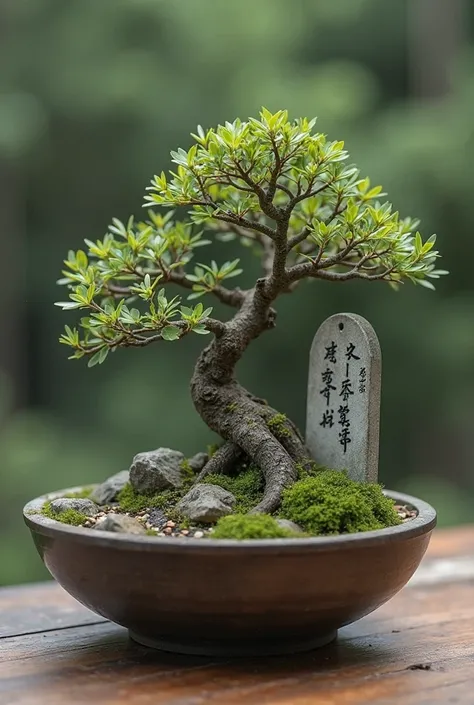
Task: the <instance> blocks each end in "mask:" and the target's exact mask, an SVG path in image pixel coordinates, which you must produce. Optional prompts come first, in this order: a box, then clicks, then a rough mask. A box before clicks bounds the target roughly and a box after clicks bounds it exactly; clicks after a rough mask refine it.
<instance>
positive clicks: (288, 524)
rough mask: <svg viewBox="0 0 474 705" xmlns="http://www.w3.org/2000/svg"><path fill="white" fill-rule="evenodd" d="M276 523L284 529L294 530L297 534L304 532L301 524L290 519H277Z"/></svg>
mask: <svg viewBox="0 0 474 705" xmlns="http://www.w3.org/2000/svg"><path fill="white" fill-rule="evenodd" d="M276 523H277V524H278V526H281V528H282V529H287V530H288V531H294V532H295V533H296V534H302V533H304V532H303V529H302V528H301V526H299V524H295V522H294V521H290V520H289V519H277V520H276Z"/></svg>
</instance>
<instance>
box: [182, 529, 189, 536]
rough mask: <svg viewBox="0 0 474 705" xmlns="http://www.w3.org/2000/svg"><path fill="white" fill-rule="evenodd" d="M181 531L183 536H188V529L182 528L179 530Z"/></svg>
mask: <svg viewBox="0 0 474 705" xmlns="http://www.w3.org/2000/svg"><path fill="white" fill-rule="evenodd" d="M181 533H182V535H183V536H188V535H189V531H188V530H187V529H183V530H182V531H181Z"/></svg>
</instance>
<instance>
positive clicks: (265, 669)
mask: <svg viewBox="0 0 474 705" xmlns="http://www.w3.org/2000/svg"><path fill="white" fill-rule="evenodd" d="M90 703H95V704H98V705H125V704H127V705H164V704H165V703H166V705H206V704H207V703H209V704H212V705H241V704H245V705H269V704H270V705H389V704H392V703H397V704H398V703H400V704H403V705H415V703H416V705H474V527H462V528H459V529H455V530H445V531H437V532H435V535H434V537H433V540H432V543H431V546H430V549H429V551H428V554H427V556H426V558H425V560H424V562H423V564H422V566H421V567H420V569H419V571H418V572H417V574H416V575H415V576H414V578H413V579H412V581H411V582H410V584H409V585H408V586H407V587H406V588H405V589H404V590H403V591H402V592H401V593H400V594H399V595H397V596H396V597H395V598H393V599H392V600H391V601H390V602H389V603H387V604H386V605H384V606H383V607H381V608H380V609H378V610H377V611H376V612H375V613H373V614H372V615H370V616H368V617H365V618H364V619H362V620H360V621H359V622H357V623H356V624H353V625H351V626H349V627H346V628H344V629H342V630H341V631H340V632H339V638H338V640H337V641H336V642H334V643H333V644H331V645H330V646H328V647H326V648H324V649H320V650H319V651H315V652H312V653H310V654H306V655H299V656H294V657H274V658H267V659H252V660H238V661H216V660H211V659H209V658H202V657H182V656H174V655H172V654H165V653H160V652H156V651H152V650H148V649H145V648H143V647H141V646H138V645H136V644H134V643H133V642H131V641H130V640H129V639H128V636H127V632H126V631H125V630H124V629H122V628H120V627H117V626H115V625H113V624H111V623H109V622H107V621H105V620H103V619H101V618H100V617H97V616H96V615H94V614H92V613H91V612H89V611H88V610H87V609H85V608H84V607H81V605H79V604H78V603H77V602H76V601H75V600H73V599H72V598H71V597H69V596H68V595H67V594H66V593H65V592H64V591H63V590H62V589H61V588H59V587H58V586H57V585H54V584H53V583H43V584H40V585H32V586H23V587H11V588H3V589H0V705H86V704H87V705H89V704H90Z"/></svg>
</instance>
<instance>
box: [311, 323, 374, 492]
mask: <svg viewBox="0 0 474 705" xmlns="http://www.w3.org/2000/svg"><path fill="white" fill-rule="evenodd" d="M381 362H382V360H381V352H380V345H379V341H378V339H377V336H376V334H375V331H374V329H373V328H372V326H371V325H370V323H368V321H366V320H365V319H364V318H362V316H358V315H356V314H354V313H338V314H336V315H334V316H331V317H330V318H327V319H326V320H325V321H324V323H323V324H322V325H321V326H320V328H319V329H318V331H317V333H316V335H315V336H314V340H313V344H312V346H311V353H310V360H309V379H308V406H307V415H306V445H307V447H308V449H309V451H310V452H311V456H312V457H313V459H314V460H315V461H316V462H317V463H320V464H321V465H325V466H327V467H329V468H334V469H338V470H343V469H345V470H347V472H348V474H349V476H350V477H351V478H352V479H353V480H358V481H359V482H377V477H378V456H379V427H380V380H381Z"/></svg>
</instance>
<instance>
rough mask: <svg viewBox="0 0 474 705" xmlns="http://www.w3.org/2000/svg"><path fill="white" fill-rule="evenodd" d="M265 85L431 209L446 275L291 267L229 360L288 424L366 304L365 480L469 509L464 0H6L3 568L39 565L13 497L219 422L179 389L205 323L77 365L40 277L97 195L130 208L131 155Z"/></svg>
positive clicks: (2, 59) (265, 94)
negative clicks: (271, 328) (340, 274)
mask: <svg viewBox="0 0 474 705" xmlns="http://www.w3.org/2000/svg"><path fill="white" fill-rule="evenodd" d="M262 105H265V106H267V107H268V108H269V109H271V110H278V109H280V108H288V109H289V110H290V113H291V115H292V116H293V117H297V116H300V115H304V116H308V117H311V116H314V115H318V116H319V123H318V125H319V129H320V130H321V131H324V132H327V133H328V134H329V136H330V137H331V138H334V139H344V140H345V141H346V145H347V147H348V149H349V150H350V152H351V156H352V158H353V159H354V161H355V162H356V163H358V165H359V166H360V167H361V169H362V171H363V172H365V173H367V174H369V175H370V176H371V178H372V181H373V183H382V184H383V185H384V187H385V189H386V190H387V191H388V193H389V196H390V198H391V200H392V201H393V203H394V204H395V207H396V209H399V210H401V211H402V213H405V214H409V215H413V216H420V217H421V218H422V226H423V227H422V232H423V234H424V235H426V236H427V235H429V234H431V233H432V232H436V233H438V236H439V240H438V245H439V249H440V250H441V251H442V253H443V254H444V258H443V260H442V263H441V266H442V267H443V268H446V269H449V270H450V271H451V276H449V277H446V278H444V279H443V280H441V281H440V283H439V287H438V290H437V291H436V293H430V292H428V291H426V290H425V289H421V288H420V289H415V288H413V287H409V285H407V286H406V287H404V288H403V290H402V291H401V292H400V293H398V294H395V293H394V292H392V291H391V290H390V289H389V287H388V286H387V285H384V284H382V283H364V282H346V283H345V285H344V286H335V285H334V284H331V283H327V282H318V283H312V285H308V286H305V287H302V288H301V289H299V290H298V292H297V293H295V294H294V295H293V296H292V297H285V298H284V300H283V301H282V302H281V304H280V306H279V320H278V328H277V329H276V331H275V332H273V333H271V334H268V335H267V336H263V337H262V338H261V339H259V340H258V341H256V343H255V344H254V346H253V349H250V350H249V352H248V354H247V358H246V359H245V360H244V361H243V362H242V363H241V366H240V377H241V380H242V381H243V382H244V383H245V384H246V385H247V386H248V387H250V388H251V389H252V390H253V391H254V392H255V393H257V394H259V395H261V396H264V397H267V398H268V399H270V400H271V403H272V405H274V406H276V407H278V408H280V409H281V410H282V411H284V412H286V413H287V414H289V415H290V416H292V417H293V418H294V420H295V421H297V422H298V423H299V424H300V425H301V426H303V427H304V416H305V395H306V375H307V357H308V351H309V346H310V342H311V339H312V336H313V335H314V333H315V330H316V328H317V326H318V325H319V323H320V322H321V321H322V320H323V319H324V318H325V317H326V316H328V315H330V314H332V313H335V312H338V311H344V310H351V311H355V312H358V313H360V314H362V315H364V316H366V317H367V318H368V319H369V320H370V321H371V322H372V324H373V325H374V326H375V328H376V330H377V332H378V335H379V337H380V341H381V345H382V350H383V355H384V374H383V398H382V438H381V463H380V476H381V480H382V481H383V482H384V483H385V484H386V485H388V486H390V487H391V488H393V489H398V490H401V491H406V492H413V493H418V494H420V495H421V496H423V497H424V498H425V499H427V500H429V501H432V502H433V503H434V504H435V505H436V507H437V508H438V510H439V515H440V523H441V524H442V525H449V524H458V523H462V522H467V521H474V501H473V496H474V473H473V472H472V466H473V459H474V447H473V443H472V438H473V431H474V428H473V424H474V324H473V321H474V315H473V314H474V280H473V275H472V262H471V252H472V242H473V234H472V229H473V225H474V209H473V200H474V197H473V192H474V167H473V158H474V122H473V119H472V115H473V110H474V36H473V16H472V12H471V3H470V2H468V0H450V1H449V2H446V0H406V1H404V0H385V1H384V2H383V3H381V2H379V1H378V0H337V2H334V0H318V1H317V2H315V1H314V0H293V1H292V2H288V0H257V1H255V0H240V2H239V3H227V2H217V1H216V0H81V2H76V3H72V2H64V0H3V2H2V3H1V4H0V241H1V262H2V274H1V278H0V336H1V337H0V555H1V561H0V584H10V583H20V582H23V581H29V580H35V579H39V578H43V577H45V576H46V573H45V571H44V569H43V568H42V566H41V562H40V560H39V558H38V557H37V555H36V553H35V551H34V548H33V545H32V542H31V539H30V537H29V534H28V532H27V530H26V528H25V527H24V525H23V523H22V518H21V508H22V505H23V504H24V502H25V501H27V500H28V499H30V498H31V497H33V496H36V495H38V494H41V493H43V492H46V491H50V490H53V489H57V488H61V487H67V486H71V485H76V484H80V483H83V482H90V481H96V480H101V479H102V478H105V477H106V476H107V475H108V474H111V473H113V472H116V471H118V470H122V469H123V468H125V467H127V466H128V465H129V463H130V460H131V458H132V456H133V455H134V454H135V453H137V452H139V451H142V450H149V449H151V448H155V447H158V446H160V445H165V446H171V447H175V448H179V449H181V450H183V451H184V452H186V453H189V454H191V453H194V452H196V451H198V450H201V449H203V448H204V447H205V446H206V444H207V443H209V442H212V441H213V440H214V438H213V436H212V434H211V433H210V432H209V431H208V430H207V429H206V427H205V426H204V425H203V423H202V422H201V421H200V419H199V417H198V416H197V415H196V414H195V412H194V410H193V407H192V404H191V401H190V398H189V394H188V383H189V378H190V375H191V371H192V367H193V363H194V360H195V358H196V355H197V353H198V350H199V349H200V347H201V346H202V345H203V344H204V341H203V339H202V338H201V337H200V336H195V338H196V340H186V343H183V344H182V345H176V346H175V345H169V346H161V347H160V349H158V348H156V349H155V348H154V347H153V346H151V347H150V348H146V349H143V350H137V351H133V350H128V351H119V352H118V353H117V354H116V355H113V356H112V358H111V359H110V360H108V361H107V363H106V364H105V365H104V366H103V367H100V368H97V367H94V368H93V369H91V370H88V369H87V367H86V365H85V364H83V363H82V362H68V361H67V359H66V354H65V348H64V347H63V346H60V345H58V343H57V339H58V335H59V333H60V331H61V328H62V326H63V325H64V323H65V322H68V323H71V322H72V321H73V319H74V314H70V315H67V314H63V313H62V312H61V311H59V310H57V309H56V308H54V307H53V301H55V300H57V298H58V295H59V290H57V287H56V285H55V281H56V279H57V278H58V276H59V273H60V270H61V264H62V259H63V258H64V256H65V255H66V252H67V250H68V249H69V248H78V247H79V246H80V245H81V240H82V238H84V237H88V238H92V239H95V238H97V237H101V236H102V235H103V234H104V232H105V228H106V226H107V224H108V223H109V222H110V220H111V217H112V216H117V217H119V218H122V219H125V218H127V217H128V215H129V214H130V213H134V214H136V215H139V214H140V212H141V204H142V200H143V194H144V188H145V186H146V185H147V183H148V181H149V179H150V178H151V176H152V175H153V174H154V173H157V172H158V173H159V172H160V171H161V169H166V168H167V167H168V166H169V156H168V155H169V151H170V149H174V148H176V147H178V146H183V147H187V146H188V145H189V143H190V138H189V132H190V131H192V130H194V129H195V127H196V125H197V124H198V123H201V124H202V125H203V126H211V125H214V124H216V123H217V122H219V121H223V120H226V119H229V120H232V119H233V118H234V117H236V116H240V117H241V118H246V117H247V116H248V115H256V114H257V112H258V110H259V108H260V107H261V106H262ZM223 247H226V248H227V249H228V250H231V251H228V252H226V253H225V254H226V255H228V256H227V257H226V259H231V258H232V256H235V255H234V251H233V248H234V245H233V244H230V245H222V244H220V245H219V246H217V245H216V250H218V249H219V248H223ZM220 254H224V253H223V252H221V253H219V251H218V252H217V255H218V256H220ZM239 254H240V253H238V254H237V256H238V255H239ZM245 254H246V253H245V252H244V260H245ZM245 261H246V260H245ZM252 266H254V265H252ZM212 303H213V302H212Z"/></svg>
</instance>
